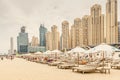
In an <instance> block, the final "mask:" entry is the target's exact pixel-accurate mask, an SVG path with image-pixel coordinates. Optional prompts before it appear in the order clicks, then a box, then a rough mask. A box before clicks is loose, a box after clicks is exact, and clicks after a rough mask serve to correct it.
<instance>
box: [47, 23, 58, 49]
mask: <svg viewBox="0 0 120 80" xmlns="http://www.w3.org/2000/svg"><path fill="white" fill-rule="evenodd" d="M56 49H60V35H59V32H58V30H57V26H56V25H53V26H52V27H51V32H47V33H46V50H56Z"/></svg>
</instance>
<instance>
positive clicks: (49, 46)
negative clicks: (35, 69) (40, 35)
mask: <svg viewBox="0 0 120 80" xmlns="http://www.w3.org/2000/svg"><path fill="white" fill-rule="evenodd" d="M46 50H52V32H50V31H48V32H47V33H46Z"/></svg>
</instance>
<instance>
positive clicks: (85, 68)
mask: <svg viewBox="0 0 120 80" xmlns="http://www.w3.org/2000/svg"><path fill="white" fill-rule="evenodd" d="M95 70H96V67H94V66H86V65H84V66H81V67H73V68H72V71H73V72H75V71H76V72H82V73H83V74H84V73H85V72H95Z"/></svg>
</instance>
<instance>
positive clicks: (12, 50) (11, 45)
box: [10, 37, 14, 54]
mask: <svg viewBox="0 0 120 80" xmlns="http://www.w3.org/2000/svg"><path fill="white" fill-rule="evenodd" d="M13 45H14V44H13V37H11V38H10V54H14V46H13Z"/></svg>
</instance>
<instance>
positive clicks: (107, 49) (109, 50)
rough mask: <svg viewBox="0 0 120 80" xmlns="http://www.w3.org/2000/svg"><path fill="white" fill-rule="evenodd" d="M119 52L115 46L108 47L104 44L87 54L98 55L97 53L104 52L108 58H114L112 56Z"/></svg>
mask: <svg viewBox="0 0 120 80" xmlns="http://www.w3.org/2000/svg"><path fill="white" fill-rule="evenodd" d="M116 50H119V49H117V48H115V47H113V46H110V45H107V44H105V43H102V44H100V45H98V46H96V47H94V48H92V49H90V50H88V51H87V52H86V53H96V52H100V51H101V52H102V51H103V52H104V53H105V56H106V57H112V54H113V53H114V52H115V51H116Z"/></svg>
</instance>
